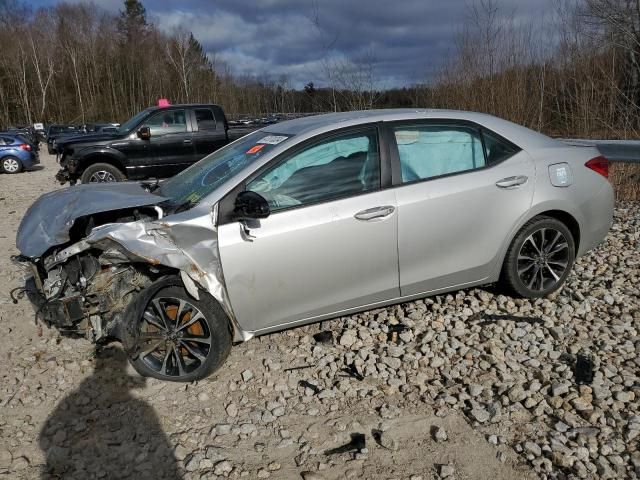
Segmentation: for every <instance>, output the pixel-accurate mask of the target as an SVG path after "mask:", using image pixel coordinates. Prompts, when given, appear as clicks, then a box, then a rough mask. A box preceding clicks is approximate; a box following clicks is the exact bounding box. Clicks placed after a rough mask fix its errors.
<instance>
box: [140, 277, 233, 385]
mask: <svg viewBox="0 0 640 480" xmlns="http://www.w3.org/2000/svg"><path fill="white" fill-rule="evenodd" d="M199 293H200V295H199V296H200V300H196V299H194V298H193V297H192V296H191V295H189V294H188V293H187V291H186V290H185V288H184V287H183V286H182V282H181V281H180V280H179V279H178V278H177V277H169V278H164V279H161V280H159V281H157V282H155V283H153V284H152V285H150V286H149V287H147V288H146V289H145V290H144V291H143V292H141V293H140V297H139V298H140V299H141V301H140V302H139V303H140V307H138V308H135V309H134V310H135V311H137V315H138V317H139V318H136V319H135V325H136V326H137V327H136V328H137V332H136V334H137V335H139V337H138V345H139V348H138V352H137V353H136V354H135V356H134V357H131V356H130V357H129V361H130V363H131V365H132V366H133V368H135V370H136V371H137V372H138V373H139V374H140V375H143V376H145V377H153V378H157V379H159V380H165V381H171V382H192V381H194V380H200V379H202V378H205V377H207V376H209V375H211V374H212V373H213V372H215V371H216V370H217V369H218V368H220V367H221V366H222V364H223V363H224V361H225V360H226V358H227V356H228V355H229V352H230V350H231V344H232V341H233V337H232V331H231V324H230V322H229V319H228V317H227V316H226V314H225V313H224V311H223V310H222V307H221V306H220V305H219V304H218V302H217V301H216V300H215V299H214V298H213V297H212V296H211V295H209V294H208V293H206V292H204V291H202V290H200V292H199ZM178 315H179V316H178ZM172 317H173V318H172ZM194 318H197V320H195V321H194ZM178 320H179V321H178ZM190 322H192V323H190ZM176 323H177V325H176ZM165 326H167V327H168V328H165ZM137 335H136V336H137ZM187 338H189V339H193V340H191V341H189V340H185V339H187Z"/></svg>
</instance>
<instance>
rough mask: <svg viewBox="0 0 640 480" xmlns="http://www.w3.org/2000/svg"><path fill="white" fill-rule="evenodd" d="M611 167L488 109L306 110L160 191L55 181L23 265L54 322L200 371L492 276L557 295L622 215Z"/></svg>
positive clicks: (22, 236)
mask: <svg viewBox="0 0 640 480" xmlns="http://www.w3.org/2000/svg"><path fill="white" fill-rule="evenodd" d="M607 173H608V162H607V160H606V159H605V158H604V157H602V156H601V155H600V153H599V152H598V150H597V149H595V148H593V147H584V146H583V147H575V146H569V145H567V144H565V143H562V142H560V141H557V140H553V139H551V138H549V137H546V136H544V135H541V134H539V133H537V132H534V131H532V130H529V129H527V128H524V127H522V126H519V125H516V124H513V123H510V122H507V121H505V120H501V119H499V118H496V117H493V116H490V115H484V114H478V113H468V112H457V111H444V110H379V111H366V112H350V113H336V114H329V115H320V116H313V117H306V118H301V119H298V120H292V121H288V122H284V123H279V124H274V125H271V126H268V127H266V128H264V129H262V130H259V131H256V132H254V133H251V134H249V135H247V136H245V137H243V138H241V139H239V140H237V141H236V142H234V143H232V144H230V145H228V146H227V147H225V148H223V149H221V150H219V151H217V152H215V153H213V154H211V155H210V156H208V157H207V158H205V159H203V160H202V161H200V162H198V163H197V164H195V165H193V166H192V167H190V168H189V169H187V170H185V171H184V172H182V173H181V174H179V175H177V176H175V177H173V178H172V179H170V180H168V181H166V182H164V183H161V184H159V185H158V184H157V183H144V182H143V183H134V182H130V183H123V184H105V185H81V186H75V187H71V188H68V189H66V190H60V191H56V192H53V193H49V194H46V195H44V196H43V197H42V198H41V199H39V200H38V201H37V202H36V203H35V204H34V205H33V206H32V207H31V208H30V209H29V211H28V212H27V214H26V216H25V218H24V219H23V221H22V224H21V226H20V230H19V232H18V238H17V246H18V248H19V249H20V251H21V255H20V256H19V257H18V258H17V261H18V262H20V263H22V264H23V265H24V266H25V267H27V269H28V271H29V272H31V274H30V276H29V278H28V280H27V284H26V291H27V293H28V294H29V298H30V299H31V301H32V302H33V303H34V305H35V307H36V310H37V315H38V316H39V317H41V318H42V319H43V320H44V321H45V322H47V323H48V324H50V325H54V326H57V327H59V328H60V329H61V330H64V331H65V332H68V331H73V332H74V333H81V334H83V335H86V336H88V337H89V338H91V339H92V340H93V341H95V342H97V343H99V342H104V341H107V340H109V339H112V338H116V339H119V340H120V341H121V342H122V343H123V345H124V347H125V349H126V350H127V352H128V353H129V355H130V357H131V361H132V363H133V365H134V366H135V368H136V369H137V370H138V371H139V372H140V373H141V374H143V375H150V376H154V377H156V378H161V379H166V380H176V381H191V380H194V379H198V378H202V377H204V376H206V375H208V374H210V373H211V372H213V371H214V370H216V369H217V368H219V367H220V366H221V365H222V364H223V362H224V360H225V358H226V356H227V354H228V352H229V350H230V347H231V344H232V342H233V341H234V340H235V341H244V340H248V339H250V338H251V337H253V336H256V335H261V334H265V333H269V332H273V331H276V330H282V329H286V328H290V327H295V326H298V325H303V324H307V323H310V322H317V321H320V320H323V319H328V318H334V317H338V316H342V315H347V314H350V313H354V312H357V311H362V310H366V309H371V308H376V307H380V306H383V305H389V304H393V303H398V302H405V301H409V300H412V299H416V298H421V297H425V296H428V295H433V294H437V293H441V292H446V291H451V290H457V289H461V288H467V287H471V286H476V285H484V284H490V283H496V282H499V283H500V284H501V285H502V286H503V287H504V289H506V290H507V291H509V292H511V293H512V294H513V295H516V296H521V297H529V298H531V297H541V296H545V295H548V294H550V293H551V292H553V291H555V290H557V289H558V288H560V287H561V286H562V284H563V283H564V281H565V279H566V278H567V276H568V275H569V274H570V272H571V267H572V265H573V263H574V261H575V259H576V258H577V257H579V256H580V255H583V254H584V253H586V252H587V251H588V250H589V249H591V248H593V247H595V246H596V245H598V243H600V242H601V241H602V240H603V238H604V237H605V236H606V234H607V232H608V230H609V228H610V226H611V221H612V214H613V203H614V195H613V191H612V188H611V186H610V184H609V182H608V181H607Z"/></svg>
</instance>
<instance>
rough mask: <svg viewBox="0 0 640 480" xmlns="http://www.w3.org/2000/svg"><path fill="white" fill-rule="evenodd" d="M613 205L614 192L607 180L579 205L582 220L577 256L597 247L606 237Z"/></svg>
mask: <svg viewBox="0 0 640 480" xmlns="http://www.w3.org/2000/svg"><path fill="white" fill-rule="evenodd" d="M614 206H615V194H614V191H613V187H612V186H611V184H610V183H609V182H605V184H604V185H603V186H602V188H601V189H600V190H599V191H598V192H596V193H595V194H594V195H593V196H592V197H591V198H590V199H589V200H588V201H587V202H585V203H584V204H582V205H581V208H580V210H581V213H582V215H583V221H582V222H581V225H580V230H581V235H580V237H581V238H580V247H579V250H578V255H577V256H581V255H584V254H585V253H587V252H588V251H589V250H592V249H593V248H595V247H597V246H598V245H600V243H602V241H603V240H604V239H605V238H606V236H607V234H608V233H609V230H610V229H611V225H612V224H613V209H614Z"/></svg>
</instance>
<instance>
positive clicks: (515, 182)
mask: <svg viewBox="0 0 640 480" xmlns="http://www.w3.org/2000/svg"><path fill="white" fill-rule="evenodd" d="M527 180H528V177H527V176H526V175H516V176H515V177H507V178H503V179H502V180H498V181H497V182H496V186H497V187H499V188H516V187H519V186H520V185H524V184H525V183H527Z"/></svg>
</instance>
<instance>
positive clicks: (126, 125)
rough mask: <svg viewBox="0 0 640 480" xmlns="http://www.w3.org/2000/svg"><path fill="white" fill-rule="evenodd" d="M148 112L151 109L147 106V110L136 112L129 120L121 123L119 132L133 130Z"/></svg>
mask: <svg viewBox="0 0 640 480" xmlns="http://www.w3.org/2000/svg"><path fill="white" fill-rule="evenodd" d="M148 113H149V109H148V108H147V109H146V110H143V111H141V112H139V113H137V114H135V115H134V116H133V117H131V118H130V119H129V120H127V121H126V122H124V123H123V124H122V125H120V128H118V133H127V132H129V130H131V129H132V128H133V127H135V126H136V125H138V123H140V122H141V121H142V119H143V117H145V116H146V115H147V114H148Z"/></svg>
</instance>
